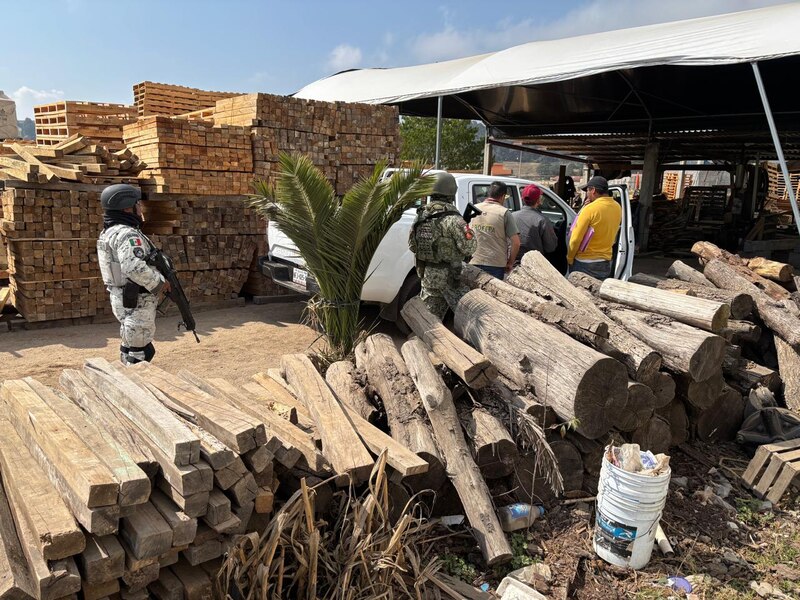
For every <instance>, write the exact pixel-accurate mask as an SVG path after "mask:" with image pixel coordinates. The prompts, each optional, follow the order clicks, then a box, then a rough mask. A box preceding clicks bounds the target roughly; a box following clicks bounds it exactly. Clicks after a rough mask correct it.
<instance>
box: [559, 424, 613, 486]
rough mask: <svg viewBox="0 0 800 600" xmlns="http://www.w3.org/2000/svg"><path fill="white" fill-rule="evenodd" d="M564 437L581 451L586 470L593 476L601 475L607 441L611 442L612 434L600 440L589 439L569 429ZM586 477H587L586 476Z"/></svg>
mask: <svg viewBox="0 0 800 600" xmlns="http://www.w3.org/2000/svg"><path fill="white" fill-rule="evenodd" d="M564 439H565V440H566V441H568V442H569V443H570V444H572V445H573V446H575V447H576V448H577V449H578V452H580V453H581V458H582V459H583V470H584V472H585V473H586V474H588V475H590V476H591V477H592V478H597V477H600V470H601V469H602V468H603V454H604V453H605V448H606V445H607V443H610V436H609V435H606V436H603V437H601V438H600V439H599V440H589V439H587V438H585V437H583V436H582V435H579V434H577V433H575V432H574V431H568V432H567V435H566V436H565V438H564ZM585 479H586V477H584V480H585Z"/></svg>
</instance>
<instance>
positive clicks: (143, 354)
mask: <svg viewBox="0 0 800 600" xmlns="http://www.w3.org/2000/svg"><path fill="white" fill-rule="evenodd" d="M152 249H153V248H152V245H151V244H150V240H148V239H147V238H146V237H145V236H144V235H142V232H141V231H139V230H138V229H136V228H135V227H131V226H129V225H124V224H118V225H112V226H111V227H109V228H108V229H105V230H104V231H103V233H101V234H100V237H99V239H98V240H97V256H98V261H99V263H100V271H101V273H102V275H103V283H105V284H106V286H107V289H108V291H109V294H110V295H111V310H112V311H113V312H114V316H115V317H116V318H117V320H118V321H119V322H120V329H119V332H120V337H121V338H122V347H121V348H120V351H121V353H122V356H121V358H122V361H123V362H140V361H143V360H149V359H150V358H152V355H153V354H155V349H154V348H153V346H152V342H153V337H154V336H155V332H156V308H157V306H158V296H159V293H160V292H161V288H162V287H163V286H164V278H163V277H162V276H161V274H160V273H159V272H158V271H157V270H156V269H155V268H154V267H151V266H150V265H148V264H147V263H146V262H145V258H146V257H147V255H148V254H149V253H150V251H151V250H152ZM128 282H133V284H135V285H137V286H139V289H138V295H137V301H136V308H125V306H124V305H123V291H124V289H125V285H126V283H128Z"/></svg>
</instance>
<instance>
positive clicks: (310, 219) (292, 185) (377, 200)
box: [250, 153, 433, 360]
mask: <svg viewBox="0 0 800 600" xmlns="http://www.w3.org/2000/svg"><path fill="white" fill-rule="evenodd" d="M279 161H280V173H279V175H278V178H277V185H276V186H275V188H274V190H273V189H272V188H271V187H270V186H269V185H268V184H267V183H266V182H264V181H259V182H256V184H255V190H256V193H255V195H253V196H252V197H251V199H250V205H251V206H252V207H254V208H255V209H256V210H257V211H258V212H260V213H261V214H264V215H266V216H267V217H268V218H269V219H272V221H274V222H275V224H276V225H277V226H278V227H279V228H280V229H281V231H282V232H283V233H284V234H286V235H287V236H288V237H289V238H290V239H291V240H292V242H294V244H295V245H296V246H297V249H298V250H299V252H300V255H301V256H302V257H303V259H304V260H305V263H306V267H307V269H308V271H309V272H310V273H311V274H312V275H313V277H314V279H316V281H317V283H318V284H319V288H320V292H319V294H318V295H317V296H315V297H314V298H312V299H311V300H310V301H309V302H308V305H307V306H308V312H309V315H310V317H311V321H312V323H314V324H316V325H318V327H319V328H320V329H321V330H322V333H323V334H324V335H325V337H326V341H327V343H328V346H329V350H330V356H329V359H333V360H339V359H342V358H345V357H347V356H349V355H350V354H351V353H352V351H353V349H354V347H355V344H356V341H357V338H358V334H359V330H360V327H361V322H360V319H359V305H360V299H361V288H362V287H364V282H365V281H366V279H367V277H369V273H368V269H369V264H370V261H371V260H372V256H373V254H375V250H376V249H377V247H378V244H380V242H381V240H382V239H383V236H384V235H385V234H386V232H387V231H388V230H389V228H390V227H391V226H392V224H394V223H395V222H396V221H397V220H398V219H399V218H400V216H401V215H402V214H403V212H404V211H405V210H407V209H409V208H411V207H412V206H413V205H414V204H415V202H416V201H417V200H418V199H419V198H421V197H423V196H427V195H428V194H430V192H431V187H432V185H433V178H432V177H430V176H425V175H423V173H422V169H421V168H420V167H414V168H411V169H409V170H407V171H400V172H396V173H395V174H394V175H393V176H392V177H391V178H390V179H388V180H386V181H381V174H382V173H383V171H384V169H385V164H382V163H379V164H377V165H376V166H375V169H374V170H373V172H372V175H371V176H369V177H367V178H365V179H362V180H361V181H359V182H358V183H357V184H356V185H355V186H354V187H353V188H352V189H351V190H350V191H349V192H347V193H346V194H345V195H344V197H342V198H339V197H338V196H336V192H335V190H334V189H333V187H332V186H331V184H330V183H329V182H328V180H327V179H326V178H325V176H324V175H323V173H322V172H321V171H320V170H319V169H318V168H317V167H315V166H314V165H313V163H312V162H311V160H310V159H309V158H308V157H306V156H302V155H289V154H285V153H281V154H280V157H279Z"/></svg>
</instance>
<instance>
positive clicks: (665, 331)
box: [609, 310, 726, 381]
mask: <svg viewBox="0 0 800 600" xmlns="http://www.w3.org/2000/svg"><path fill="white" fill-rule="evenodd" d="M609 315H610V316H611V318H612V319H614V320H616V321H618V322H620V323H622V324H623V325H624V326H625V328H626V329H628V331H631V332H633V334H634V335H636V336H637V337H639V338H640V339H642V340H643V341H644V342H646V343H647V345H648V346H651V347H652V348H655V349H656V350H657V351H658V352H659V353H660V354H661V357H662V360H663V361H664V364H665V365H666V366H667V367H668V368H670V369H671V370H673V371H676V372H678V373H688V374H689V375H691V377H692V379H695V380H697V381H702V380H704V379H708V378H709V377H711V375H713V374H714V373H715V372H717V371H719V369H720V366H721V365H722V359H723V357H724V356H725V346H726V344H725V340H724V339H723V338H721V337H720V336H718V335H714V334H712V333H708V332H706V331H703V330H701V329H698V328H696V327H691V326H689V325H684V324H683V323H678V322H676V321H673V320H671V319H669V318H667V317H662V316H661V315H654V314H647V313H642V312H637V311H633V310H610V311H609Z"/></svg>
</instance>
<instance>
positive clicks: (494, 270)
mask: <svg viewBox="0 0 800 600" xmlns="http://www.w3.org/2000/svg"><path fill="white" fill-rule="evenodd" d="M507 193H508V186H507V185H506V184H505V183H503V182H502V181H494V182H492V185H491V186H490V187H489V196H488V197H487V198H486V200H484V201H483V202H481V203H479V204H478V205H477V206H476V207H475V208H477V209H478V210H479V211H480V214H479V215H478V216H476V217H474V218H473V219H472V221H470V226H471V227H472V229H473V230H474V231H475V239H476V240H477V241H478V249H477V250H476V251H475V254H473V255H472V260H471V261H470V264H473V265H475V266H476V267H478V268H479V269H481V270H482V271H485V272H486V273H489V275H493V276H494V277H497V278H498V279H502V278H503V276H504V275H505V274H506V272H508V271H510V270H511V268H512V267H513V266H514V261H515V260H516V259H517V253H518V252H519V231H518V230H517V224H516V222H515V221H514V218H513V217H512V216H511V211H510V210H508V209H507V208H506V207H505V204H504V203H505V199H506V194H507Z"/></svg>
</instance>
